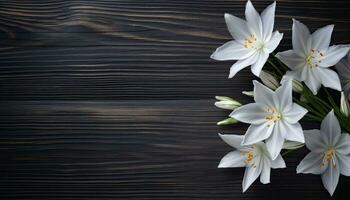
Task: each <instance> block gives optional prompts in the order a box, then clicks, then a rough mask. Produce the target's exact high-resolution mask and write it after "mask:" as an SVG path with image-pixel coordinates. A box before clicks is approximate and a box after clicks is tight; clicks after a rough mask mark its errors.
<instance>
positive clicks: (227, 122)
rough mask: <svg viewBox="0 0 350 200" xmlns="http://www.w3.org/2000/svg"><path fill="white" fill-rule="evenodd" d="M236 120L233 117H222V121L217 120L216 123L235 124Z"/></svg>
mask: <svg viewBox="0 0 350 200" xmlns="http://www.w3.org/2000/svg"><path fill="white" fill-rule="evenodd" d="M237 122H238V121H237V120H235V119H233V118H231V117H230V118H227V119H224V120H222V121H219V122H218V123H217V125H219V126H221V125H230V124H236V123H237Z"/></svg>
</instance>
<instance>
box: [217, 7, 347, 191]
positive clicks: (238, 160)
mask: <svg viewBox="0 0 350 200" xmlns="http://www.w3.org/2000/svg"><path fill="white" fill-rule="evenodd" d="M275 8H276V2H274V3H273V4H271V5H269V6H268V7H267V8H266V9H265V10H264V11H263V12H262V13H261V14H259V13H258V12H257V11H256V10H255V8H254V6H253V5H252V3H251V2H250V1H248V2H247V4H246V10H245V18H246V19H245V20H243V19H240V18H238V17H235V16H233V15H230V14H225V21H226V24H227V27H228V30H229V32H230V33H231V35H232V37H233V38H234V40H232V41H229V42H227V43H225V44H224V45H222V46H221V47H219V48H217V49H216V51H215V52H214V53H213V54H212V55H211V58H212V59H215V60H237V61H236V62H235V63H234V64H233V65H232V67H231V69H230V74H229V78H232V77H234V76H235V75H236V73H237V72H239V71H240V70H242V69H243V68H245V67H247V66H251V71H252V73H253V74H254V75H255V76H258V77H259V78H260V79H261V80H262V83H260V82H258V81H253V84H254V91H253V92H249V91H244V92H243V94H246V95H248V96H253V97H254V101H255V102H254V103H249V104H245V105H242V104H241V103H239V102H238V101H236V100H234V99H232V98H228V97H222V96H220V97H217V100H219V101H218V102H216V103H215V105H216V106H217V107H219V108H223V109H228V110H233V111H232V113H231V114H230V115H229V116H230V118H228V119H225V120H223V121H221V122H219V123H218V125H227V124H234V123H238V122H243V123H248V124H250V126H249V128H248V129H247V131H246V133H245V135H244V136H241V135H222V134H219V136H220V137H221V138H222V139H223V140H224V141H225V142H226V143H227V144H229V145H230V146H232V147H233V148H235V150H234V151H232V152H230V153H228V154H227V155H225V156H224V157H223V158H222V160H221V162H220V164H219V166H218V167H219V168H230V167H246V171H245V174H244V179H243V184H242V187H243V192H245V191H246V190H247V189H248V188H249V186H250V185H251V184H252V183H253V182H254V181H255V180H256V179H257V178H258V177H259V176H260V182H261V183H263V184H266V183H269V182H270V170H271V168H273V169H275V168H285V167H286V164H285V162H284V160H283V158H282V156H281V151H282V149H287V151H293V150H295V149H297V148H300V147H302V146H304V145H303V144H305V146H306V147H307V148H308V149H309V150H310V151H311V152H310V153H309V154H307V155H306V157H305V158H304V159H303V160H302V161H301V163H300V164H299V165H298V167H297V169H296V171H297V173H311V174H320V175H321V176H322V182H323V185H324V187H325V188H326V189H327V190H328V192H329V193H330V194H331V195H333V193H334V191H335V188H336V186H337V184H338V179H339V175H340V174H343V175H345V176H350V135H349V134H348V133H342V130H343V131H347V132H349V130H350V117H349V116H350V103H349V99H350V54H349V55H348V56H347V58H344V59H343V60H341V59H342V58H343V57H346V55H347V53H348V51H349V49H350V46H349V45H333V46H330V41H331V35H332V31H333V28H334V26H333V25H328V26H325V27H323V28H320V29H318V30H316V31H315V32H313V33H310V31H309V29H308V28H307V27H306V26H305V25H304V24H302V23H301V22H299V21H297V20H295V19H293V27H292V45H293V49H292V50H287V51H283V52H279V53H277V54H274V53H273V51H274V50H275V49H276V48H277V46H278V45H279V43H280V41H281V39H282V37H283V34H282V33H279V32H278V31H275V32H273V29H274V18H275ZM267 62H268V63H269V64H270V65H271V66H272V67H274V69H275V71H265V70H262V68H263V67H264V66H265V64H266V63H267ZM276 62H277V64H276ZM274 63H275V64H274ZM333 66H336V69H337V71H338V72H339V75H338V74H337V73H336V72H335V71H333V70H331V69H330V68H331V67H333ZM278 73H280V74H278ZM339 77H340V78H339ZM322 85H323V86H324V87H327V88H331V89H334V90H336V91H341V93H340V94H341V95H339V96H340V105H339V106H338V104H336V103H335V102H334V101H333V98H332V95H330V93H328V91H327V89H326V88H324V90H325V93H326V94H323V95H325V97H319V96H320V95H321V94H319V93H320V92H319V89H320V88H321V86H322ZM293 92H295V93H296V94H297V95H299V96H300V98H296V97H293ZM323 99H328V100H329V101H328V102H329V103H327V102H326V101H325V100H323ZM304 118H307V119H311V120H314V121H318V122H321V128H320V130H303V128H302V126H301V125H300V123H299V121H300V120H301V119H304ZM283 151H285V150H283Z"/></svg>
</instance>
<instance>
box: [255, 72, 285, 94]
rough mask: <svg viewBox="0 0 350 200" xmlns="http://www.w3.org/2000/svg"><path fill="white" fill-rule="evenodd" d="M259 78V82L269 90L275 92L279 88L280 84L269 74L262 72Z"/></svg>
mask: <svg viewBox="0 0 350 200" xmlns="http://www.w3.org/2000/svg"><path fill="white" fill-rule="evenodd" d="M259 77H260V79H261V81H262V82H263V83H264V85H266V86H267V87H269V88H270V89H273V90H276V89H277V88H278V87H279V86H280V83H279V82H278V80H277V79H276V77H274V76H273V75H272V74H270V73H269V72H266V71H264V70H262V71H261V72H260V76H259Z"/></svg>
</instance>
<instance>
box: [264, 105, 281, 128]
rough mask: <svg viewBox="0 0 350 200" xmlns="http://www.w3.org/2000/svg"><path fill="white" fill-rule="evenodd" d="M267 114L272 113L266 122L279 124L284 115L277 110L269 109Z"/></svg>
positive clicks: (266, 117)
mask: <svg viewBox="0 0 350 200" xmlns="http://www.w3.org/2000/svg"><path fill="white" fill-rule="evenodd" d="M267 112H269V113H270V115H267V116H265V119H266V120H269V121H272V122H274V123H275V122H277V121H278V120H280V119H281V118H282V115H281V113H280V112H278V111H277V110H276V109H274V108H273V109H271V108H267ZM270 126H271V124H268V125H267V127H270Z"/></svg>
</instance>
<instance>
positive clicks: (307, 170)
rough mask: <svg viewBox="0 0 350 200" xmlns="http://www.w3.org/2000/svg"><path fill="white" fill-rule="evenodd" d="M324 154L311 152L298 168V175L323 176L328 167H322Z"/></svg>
mask: <svg viewBox="0 0 350 200" xmlns="http://www.w3.org/2000/svg"><path fill="white" fill-rule="evenodd" d="M322 159H323V157H322V154H319V153H315V152H310V153H308V154H307V155H306V156H305V158H304V159H303V160H302V161H301V162H300V163H299V165H298V166H297V173H298V174H299V173H303V174H322V173H323V172H324V171H325V170H326V168H327V166H323V165H322Z"/></svg>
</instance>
